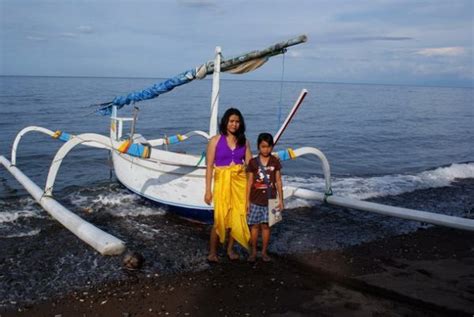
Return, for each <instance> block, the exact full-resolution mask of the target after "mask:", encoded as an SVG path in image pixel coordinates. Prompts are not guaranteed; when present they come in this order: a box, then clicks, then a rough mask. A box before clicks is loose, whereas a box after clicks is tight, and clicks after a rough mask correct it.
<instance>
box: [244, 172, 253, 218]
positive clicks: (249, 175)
mask: <svg viewBox="0 0 474 317" xmlns="http://www.w3.org/2000/svg"><path fill="white" fill-rule="evenodd" d="M252 186H253V173H252V172H248V173H247V205H246V208H245V209H246V210H247V214H248V213H250V190H251V189H252Z"/></svg>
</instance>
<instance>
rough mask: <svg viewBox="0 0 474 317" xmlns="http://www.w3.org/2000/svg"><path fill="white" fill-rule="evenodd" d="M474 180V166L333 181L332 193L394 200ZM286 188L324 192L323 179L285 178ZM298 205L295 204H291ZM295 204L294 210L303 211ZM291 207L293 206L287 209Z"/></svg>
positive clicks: (466, 164)
mask: <svg viewBox="0 0 474 317" xmlns="http://www.w3.org/2000/svg"><path fill="white" fill-rule="evenodd" d="M466 178H474V163H460V164H451V165H449V166H445V167H438V168H436V169H432V170H427V171H423V172H420V173H417V174H393V175H383V176H374V177H365V178H364V177H343V178H339V177H332V179H331V183H332V190H333V193H334V194H336V195H338V196H344V197H350V198H355V199H368V198H374V197H381V196H393V195H399V194H403V193H406V192H412V191H415V190H419V189H427V188H437V187H444V186H449V185H450V184H451V183H452V182H454V181H455V180H456V179H466ZM283 183H284V185H288V186H294V187H302V188H306V189H310V190H314V191H317V192H324V188H325V186H324V185H325V183H324V178H321V177H309V178H303V177H292V176H288V175H284V176H283ZM292 203H293V204H295V203H294V202H292ZM300 204H301V202H300ZM303 206H305V205H304V204H303V205H299V204H296V205H295V206H293V207H303ZM288 207H290V206H288Z"/></svg>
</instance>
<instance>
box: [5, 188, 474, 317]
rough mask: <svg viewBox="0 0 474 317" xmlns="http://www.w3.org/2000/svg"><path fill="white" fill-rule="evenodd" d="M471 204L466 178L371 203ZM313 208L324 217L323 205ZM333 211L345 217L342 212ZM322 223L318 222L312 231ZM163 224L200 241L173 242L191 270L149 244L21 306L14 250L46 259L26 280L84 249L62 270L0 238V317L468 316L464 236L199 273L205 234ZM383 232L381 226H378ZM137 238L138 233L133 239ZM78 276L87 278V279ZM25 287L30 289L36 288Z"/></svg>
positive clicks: (409, 236)
mask: <svg viewBox="0 0 474 317" xmlns="http://www.w3.org/2000/svg"><path fill="white" fill-rule="evenodd" d="M473 198H474V181H473V180H472V179H467V180H462V181H458V182H455V183H453V184H452V185H451V186H449V187H442V188H432V189H426V190H419V191H417V192H415V193H405V194H401V195H397V196H391V197H382V198H380V199H374V200H376V201H380V202H382V203H387V204H392V205H401V206H405V207H411V208H420V209H421V207H426V208H427V209H430V208H432V207H433V205H435V204H437V203H436V202H438V203H439V204H441V207H443V206H444V205H443V203H445V204H446V205H451V206H452V205H454V204H455V203H458V206H459V208H457V209H459V210H458V212H460V213H464V214H465V215H466V216H469V214H471V215H472V214H473V213H474V201H473ZM317 208H320V209H321V210H322V211H323V212H330V210H326V209H327V208H328V207H327V206H324V205H322V206H320V207H317ZM293 212H298V211H293ZM338 212H340V213H345V212H347V210H344V209H341V210H338ZM351 215H353V214H351ZM98 216H100V214H98ZM293 217H294V216H293ZM289 218H291V217H290V216H289ZM97 219H99V220H100V219H101V218H100V217H99V218H97ZM97 219H96V222H97ZM384 219H386V220H390V219H393V218H388V217H383V218H381V219H380V220H382V221H383V220H384ZM170 221H171V220H170ZM288 221H289V219H288ZM400 221H401V220H400ZM396 223H397V222H395V224H396ZM330 224H331V222H327V223H325V222H323V221H322V220H321V221H320V222H319V224H317V225H319V226H323V225H330ZM150 225H152V224H150ZM168 225H169V226H173V227H174V229H173V230H178V231H179V232H181V233H182V234H183V235H184V236H188V235H189V236H190V237H191V236H192V234H198V235H199V236H200V238H199V239H197V240H195V239H190V238H189V239H187V240H185V244H183V245H182V247H183V248H184V247H185V246H186V249H188V250H189V249H190V248H191V249H194V248H196V247H197V249H196V252H197V254H199V258H200V259H201V261H196V262H190V263H194V264H193V265H194V266H196V267H195V268H194V270H184V271H180V270H178V271H174V272H173V271H166V270H161V269H160V267H161V266H157V265H156V263H155V261H158V262H160V261H161V262H162V261H166V257H167V254H168V253H162V254H161V253H160V255H161V256H162V257H164V258H160V256H159V255H158V254H156V255H155V257H152V256H153V255H154V254H153V253H150V252H151V250H155V249H152V245H149V244H142V248H144V249H143V250H142V251H146V252H148V253H145V255H146V261H148V262H145V264H146V267H147V269H146V270H139V271H132V272H130V271H125V270H122V269H121V268H120V257H100V256H99V257H98V258H97V260H94V261H93V262H92V263H93V264H94V265H99V266H100V267H103V269H107V268H108V269H109V270H110V269H111V268H112V266H111V265H113V264H114V263H115V266H114V267H115V270H118V271H119V272H117V273H120V271H121V274H116V275H114V276H121V278H118V279H109V280H107V281H105V282H102V283H100V282H98V283H89V282H87V281H84V283H83V284H82V285H83V286H73V285H71V286H70V288H65V289H64V290H63V291H61V292H57V291H54V290H53V291H52V292H50V296H43V294H48V292H47V291H46V290H44V289H43V290H41V291H42V293H41V296H37V299H36V300H34V301H31V300H28V298H32V297H31V296H26V297H25V296H24V295H22V294H21V292H22V291H21V290H22V289H24V290H27V288H25V287H26V286H24V285H23V286H22V285H21V283H22V282H21V281H22V280H18V279H17V278H22V277H21V276H22V274H25V273H24V272H22V271H18V272H17V271H15V270H13V271H11V273H8V272H9V270H10V268H11V267H12V265H13V264H15V265H16V266H17V267H18V266H19V265H21V263H13V262H11V263H10V262H8V261H17V259H21V257H18V256H17V255H15V254H16V253H18V252H20V251H21V252H22V254H23V253H24V256H28V254H31V255H32V254H33V253H34V252H36V251H34V250H36V248H38V251H37V253H38V252H39V254H42V255H43V257H46V258H44V259H43V260H42V259H41V258H37V260H38V261H40V260H41V262H37V263H38V265H41V267H36V268H34V269H33V268H31V271H30V275H31V274H33V275H39V274H46V277H47V276H50V277H51V278H60V276H61V275H60V274H59V275H55V274H54V271H55V270H58V269H59V270H61V269H62V266H64V265H68V267H64V269H67V270H72V269H73V267H69V266H70V265H73V264H74V263H75V262H77V261H79V260H80V259H81V258H82V257H83V256H86V255H87V254H89V253H90V252H91V251H90V250H89V249H88V247H87V246H84V245H83V244H82V242H80V241H78V239H75V240H71V241H70V243H69V245H70V247H74V249H73V259H71V261H73V262H71V263H72V264H71V263H57V258H58V256H59V254H60V252H61V251H60V250H54V249H49V251H48V252H45V251H40V248H41V245H42V244H44V243H45V241H44V240H40V239H38V237H37V238H34V237H31V238H28V239H26V240H25V242H24V243H23V244H18V245H16V247H15V244H6V243H7V242H8V241H7V240H4V244H2V246H3V249H4V252H3V255H2V258H1V259H3V260H2V261H3V263H2V262H0V265H2V267H3V269H2V276H0V277H1V278H2V281H3V282H2V283H4V284H3V285H4V286H5V287H8V289H4V290H2V291H3V294H4V295H5V296H7V295H11V292H14V293H15V294H16V295H15V296H10V297H9V298H13V300H9V303H10V305H8V306H3V307H1V308H0V315H1V316H2V317H5V316H157V315H158V316H160V315H164V316H166V315H171V316H173V315H175V316H261V315H269V316H472V314H473V313H474V232H469V231H462V230H456V229H449V228H443V227H438V226H428V227H425V228H424V227H423V226H421V228H420V229H418V230H416V231H413V232H409V233H400V234H397V235H392V234H387V235H386V236H385V237H381V238H377V239H373V240H370V241H368V242H363V243H360V244H357V245H351V246H346V247H343V248H337V249H332V250H311V251H308V252H299V251H294V252H291V253H288V254H286V255H285V254H279V255H277V254H273V261H272V262H271V263H264V262H262V261H261V260H260V259H259V261H257V263H256V264H250V263H248V262H246V261H245V259H244V258H242V259H241V260H239V261H233V262H230V261H229V260H228V259H226V258H224V257H222V258H221V262H220V263H218V264H215V265H210V266H209V265H204V266H202V263H201V262H202V259H203V258H204V257H205V252H206V250H204V249H203V250H201V251H199V250H200V248H202V247H205V244H207V241H206V240H207V235H208V230H207V228H206V227H202V228H201V227H199V228H200V229H199V230H197V229H196V228H194V227H193V228H194V230H193V231H190V232H188V231H189V230H190V229H191V227H189V226H186V225H185V223H181V222H170V223H169V224H168ZM393 226H394V224H393V223H392V222H390V225H389V226H388V227H387V228H391V227H393ZM55 227H56V226H55ZM181 227H183V228H185V229H186V230H187V231H183V228H181ZM311 228H312V227H311ZM353 228H354V227H353ZM55 230H56V231H58V232H61V233H62V232H64V233H65V234H64V239H66V237H67V236H68V234H66V233H67V231H65V230H64V229H62V228H61V227H60V226H57V229H55ZM196 230H197V231H196ZM354 230H357V228H355V229H354ZM39 237H41V235H40V236H39ZM54 237H56V238H53V236H51V237H50V238H49V239H57V236H56V235H55V236H54ZM140 237H141V236H140V235H138V236H137V237H136V240H137V241H138V240H140V241H141V239H142V238H140ZM320 238H323V237H320ZM137 241H135V242H134V243H135V244H136V247H138V246H139V244H137V243H138V242H137ZM151 241H153V242H154V243H155V244H156V243H161V244H159V245H157V246H155V248H158V249H163V248H165V249H163V251H165V250H168V249H169V250H168V251H166V252H171V253H174V254H178V255H182V256H186V254H183V250H178V249H176V248H175V249H173V248H172V245H170V242H172V240H171V241H168V242H167V243H168V245H166V244H162V243H164V242H160V241H158V240H151ZM25 243H27V244H25ZM149 243H151V242H149ZM48 245H53V244H52V242H51V243H49V244H48ZM160 245H161V246H160ZM28 246H29V248H27V247H28ZM19 247H21V248H20V249H21V250H20V249H18V248H19ZM25 248H26V249H25ZM148 249H149V250H148ZM22 250H23V251H22ZM25 250H26V251H25ZM28 250H29V251H28ZM74 250H75V251H74ZM140 250H141V249H140ZM147 250H148V251H147ZM28 252H29V253H28ZM188 252H189V251H188ZM201 252H203V253H201ZM195 256H197V255H195ZM9 259H10V260H9ZM74 261H75V262H74ZM95 261H98V263H97V264H96V262H95ZM8 263H10V264H8ZM166 263H167V262H166ZM166 263H164V264H163V265H165V264H166ZM85 264H87V262H85V263H82V264H81V265H82V266H81V269H84V268H83V266H84V265H85ZM174 265H177V264H174ZM76 267H77V265H76ZM163 268H165V267H164V266H163ZM77 269H79V268H77ZM40 272H44V273H40ZM12 274H13V275H12ZM15 274H16V275H15ZM79 276H83V277H84V278H87V276H88V275H87V274H82V275H79ZM46 277H44V276H43V278H46ZM32 278H34V277H32ZM38 278H39V276H38ZM41 281H42V280H41ZM44 281H47V279H46V280H44ZM19 283H20V284H19ZM34 285H36V286H35V289H36V291H37V292H38V291H39V288H38V287H39V286H38V284H37V283H36V284H34ZM53 285H54V284H53ZM58 285H62V284H58ZM6 291H8V293H5V292H6ZM18 292H20V293H18Z"/></svg>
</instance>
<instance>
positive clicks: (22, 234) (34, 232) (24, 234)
mask: <svg viewBox="0 0 474 317" xmlns="http://www.w3.org/2000/svg"><path fill="white" fill-rule="evenodd" d="M40 232H41V229H33V230H30V231H27V232H16V233H12V234H7V235H5V236H1V238H23V237H31V236H35V235H37V234H39V233H40Z"/></svg>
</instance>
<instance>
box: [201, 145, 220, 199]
mask: <svg viewBox="0 0 474 317" xmlns="http://www.w3.org/2000/svg"><path fill="white" fill-rule="evenodd" d="M218 137H219V136H214V137H212V139H211V140H209V143H208V144H207V151H206V192H205V194H204V201H205V202H206V204H208V205H210V204H211V203H212V186H211V185H212V176H213V173H214V158H215V156H216V143H217V139H218Z"/></svg>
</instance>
